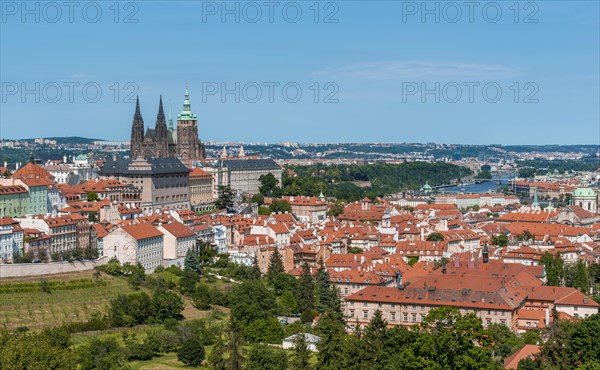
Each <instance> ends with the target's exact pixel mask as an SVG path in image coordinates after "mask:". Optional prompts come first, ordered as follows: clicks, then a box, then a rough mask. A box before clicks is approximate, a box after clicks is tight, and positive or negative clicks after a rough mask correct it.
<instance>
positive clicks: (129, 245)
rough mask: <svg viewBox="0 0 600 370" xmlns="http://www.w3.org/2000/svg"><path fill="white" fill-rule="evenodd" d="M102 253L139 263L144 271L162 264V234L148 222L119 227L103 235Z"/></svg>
mask: <svg viewBox="0 0 600 370" xmlns="http://www.w3.org/2000/svg"><path fill="white" fill-rule="evenodd" d="M103 250H104V255H105V256H107V257H108V258H112V257H116V258H117V259H118V260H119V262H121V263H126V262H129V263H131V264H137V263H139V264H141V265H142V266H144V269H145V270H146V273H151V272H153V271H154V269H155V268H156V267H158V266H161V265H162V260H163V250H164V235H163V233H161V232H160V231H159V230H158V229H157V228H156V227H154V226H152V225H151V224H149V223H146V222H143V223H136V224H131V225H125V226H123V227H119V228H117V229H115V230H113V231H112V232H110V233H109V234H108V235H106V236H105V237H104V241H103Z"/></svg>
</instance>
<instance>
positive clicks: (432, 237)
mask: <svg viewBox="0 0 600 370" xmlns="http://www.w3.org/2000/svg"><path fill="white" fill-rule="evenodd" d="M427 241H429V242H443V241H444V235H442V234H441V233H431V234H429V235H427Z"/></svg>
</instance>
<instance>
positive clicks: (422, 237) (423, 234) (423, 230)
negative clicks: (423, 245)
mask: <svg viewBox="0 0 600 370" xmlns="http://www.w3.org/2000/svg"><path fill="white" fill-rule="evenodd" d="M423 240H425V229H424V228H421V241H423Z"/></svg>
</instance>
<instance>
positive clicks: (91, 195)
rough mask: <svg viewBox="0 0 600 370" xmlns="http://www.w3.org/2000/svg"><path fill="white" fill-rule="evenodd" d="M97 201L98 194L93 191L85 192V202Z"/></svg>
mask: <svg viewBox="0 0 600 370" xmlns="http://www.w3.org/2000/svg"><path fill="white" fill-rule="evenodd" d="M97 200H98V193H95V192H93V191H88V192H87V201H88V202H95V201H97Z"/></svg>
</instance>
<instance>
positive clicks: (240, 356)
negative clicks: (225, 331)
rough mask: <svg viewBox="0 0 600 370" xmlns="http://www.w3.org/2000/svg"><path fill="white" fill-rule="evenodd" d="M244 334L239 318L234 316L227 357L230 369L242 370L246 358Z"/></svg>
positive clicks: (230, 327)
mask: <svg viewBox="0 0 600 370" xmlns="http://www.w3.org/2000/svg"><path fill="white" fill-rule="evenodd" d="M242 344H243V343H242V335H241V332H240V327H239V325H238V323H237V320H236V319H235V318H234V317H233V316H232V317H231V318H230V322H229V341H228V342H227V353H229V358H228V359H227V363H226V368H227V369H228V370H241V369H242V367H243V366H244V362H245V361H246V359H245V358H244V353H243V352H242V351H243V348H242Z"/></svg>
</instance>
